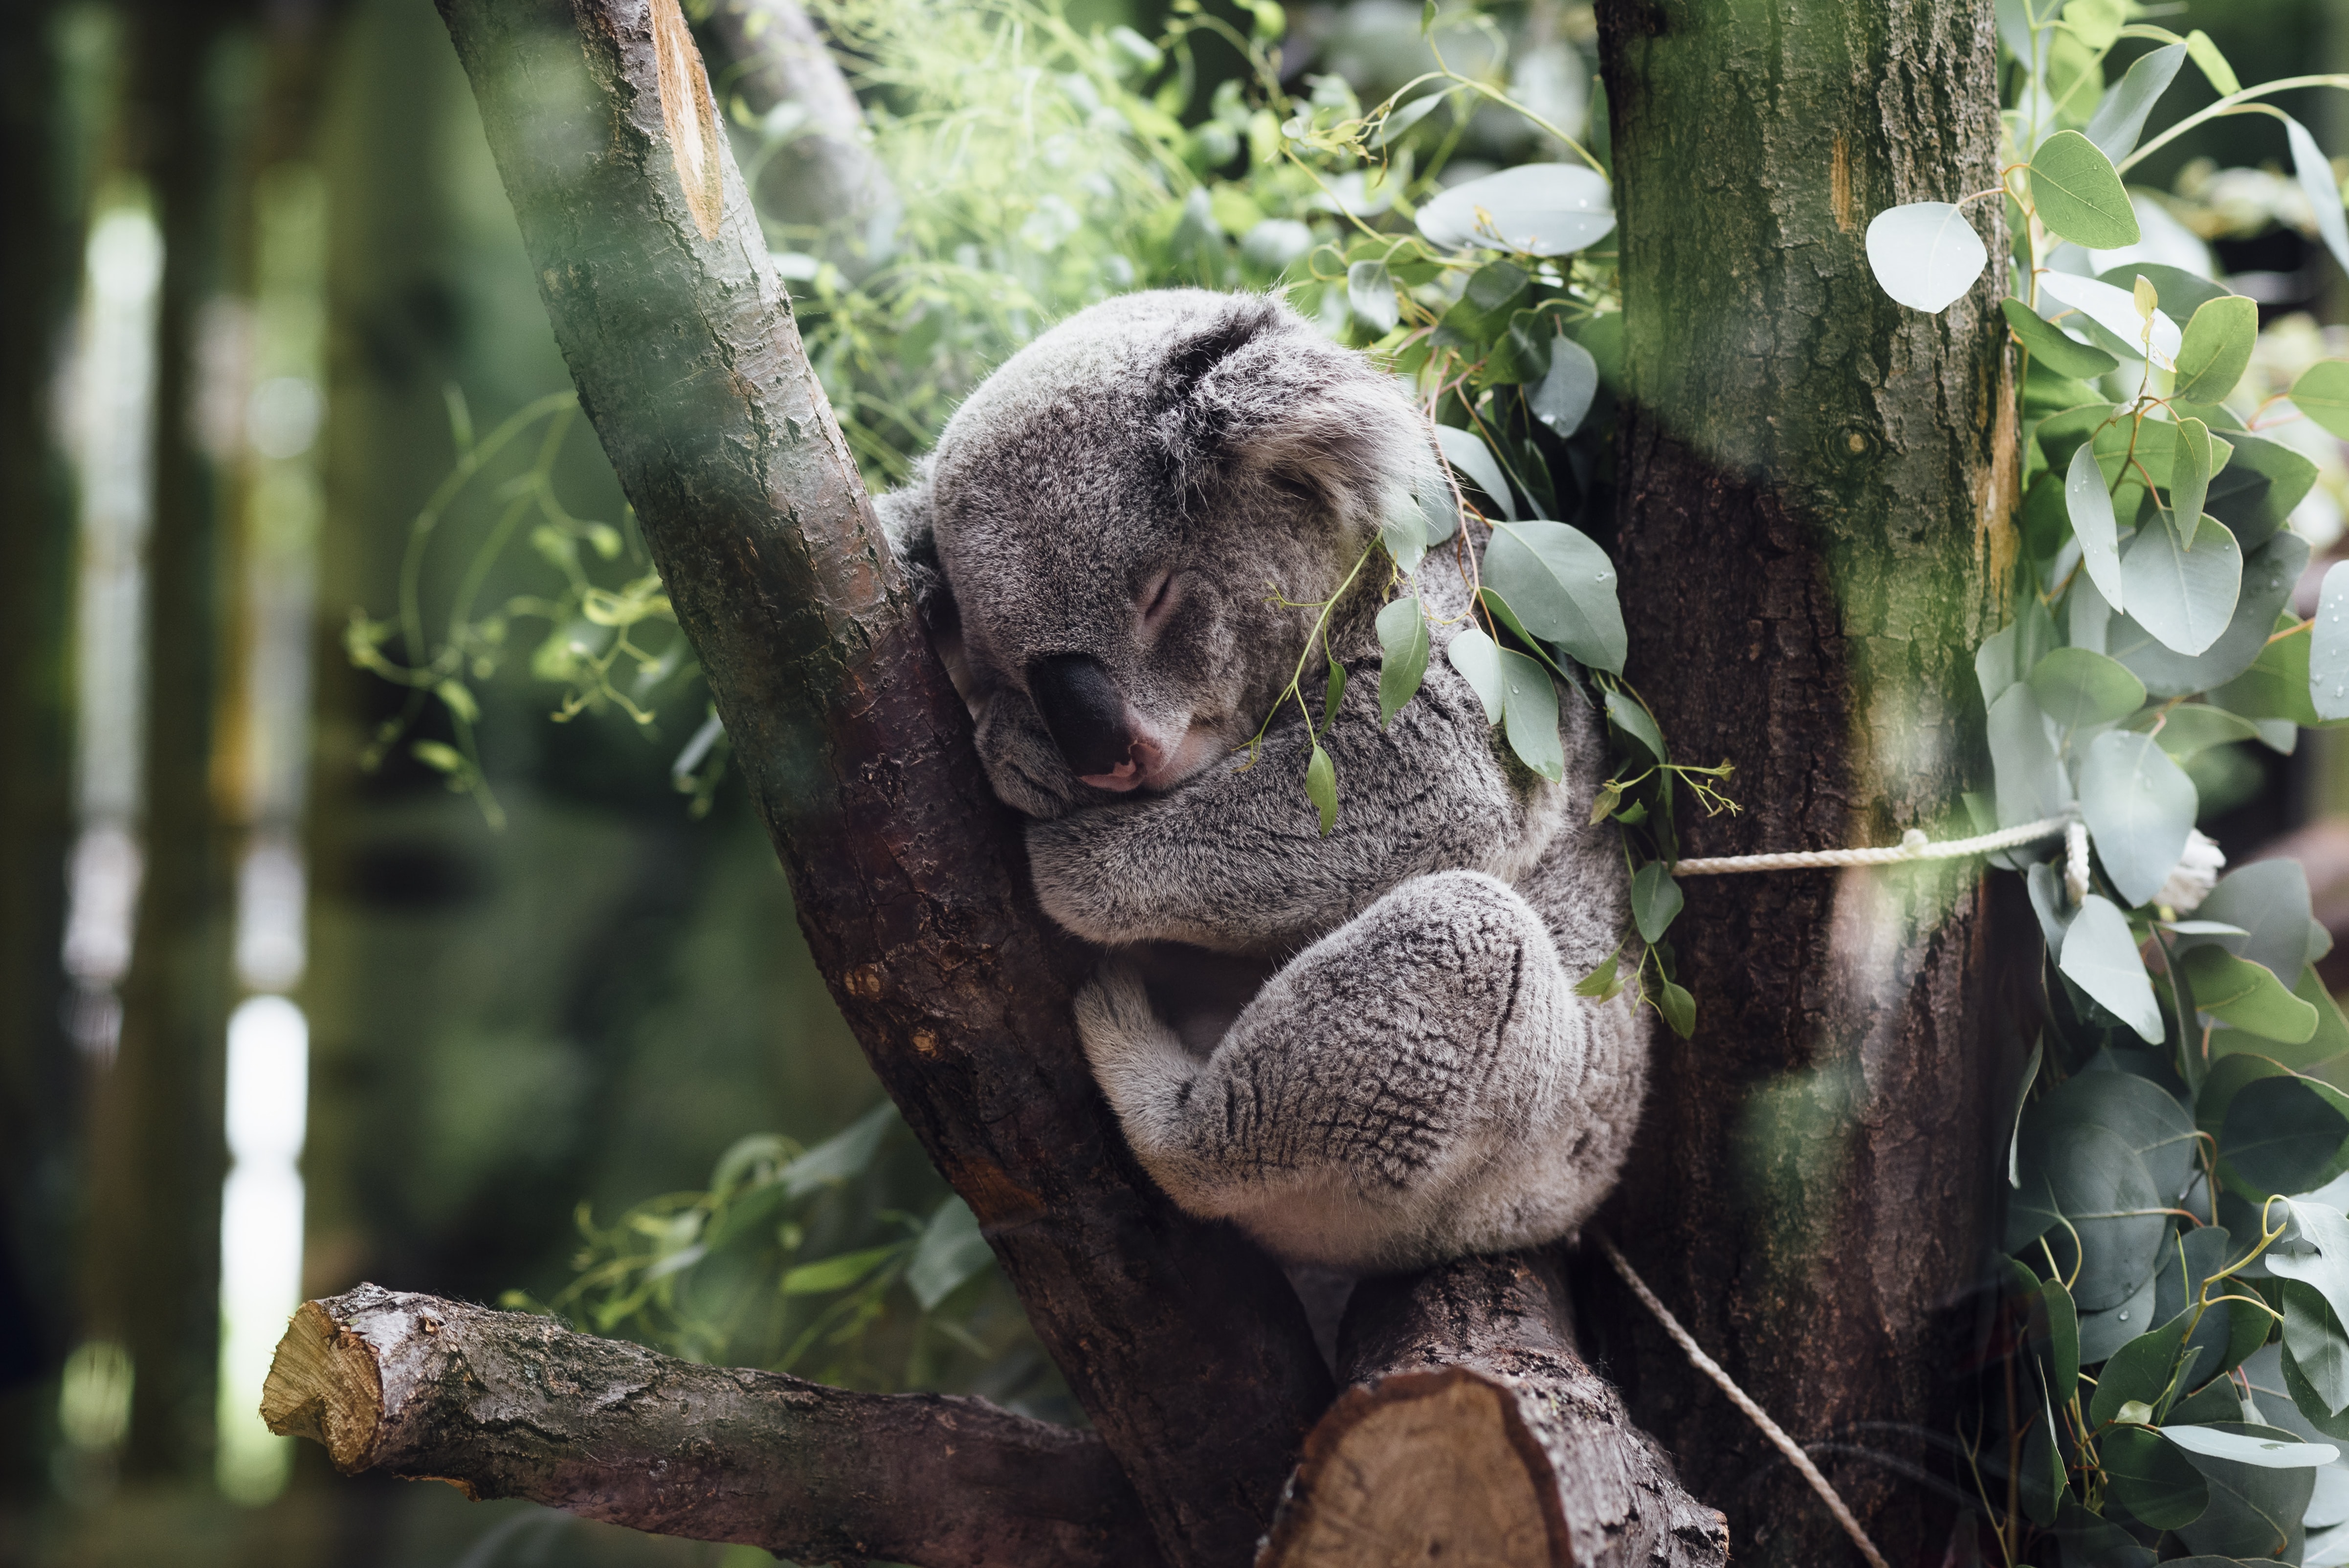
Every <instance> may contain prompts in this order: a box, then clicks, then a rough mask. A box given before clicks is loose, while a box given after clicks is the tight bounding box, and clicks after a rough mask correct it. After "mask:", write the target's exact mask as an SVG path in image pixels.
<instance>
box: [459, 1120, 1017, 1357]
mask: <svg viewBox="0 0 2349 1568" xmlns="http://www.w3.org/2000/svg"><path fill="white" fill-rule="evenodd" d="M902 1132H903V1124H902V1123H900V1122H899V1121H898V1119H897V1116H896V1112H895V1110H894V1109H892V1108H891V1107H889V1106H888V1105H886V1104H884V1105H882V1106H881V1107H879V1108H878V1109H874V1111H872V1112H870V1113H869V1114H867V1115H866V1116H864V1117H863V1118H862V1119H859V1120H858V1121H856V1122H855V1123H854V1124H853V1125H851V1126H850V1127H849V1128H848V1129H847V1130H844V1131H843V1132H841V1133H839V1134H837V1135H835V1136H834V1137H833V1138H831V1139H829V1140H826V1141H824V1142H823V1143H820V1144H818V1145H816V1146H815V1147H814V1148H813V1149H807V1150H802V1149H801V1148H799V1147H798V1146H797V1145H796V1144H794V1143H792V1141H791V1140H789V1139H786V1138H782V1137H780V1136H777V1135H773V1134H761V1135H757V1136H753V1137H750V1138H745V1139H743V1140H740V1141H739V1142H737V1143H736V1144H735V1145H734V1146H733V1147H732V1148H731V1149H730V1150H727V1151H726V1153H725V1154H724V1155H722V1156H721V1157H720V1158H719V1161H718V1164H717V1167H716V1169H715V1170H714V1171H712V1172H711V1174H710V1182H709V1190H708V1191H699V1192H677V1193H670V1194H668V1195H667V1196H664V1197H659V1198H655V1199H652V1200H650V1201H649V1202H643V1203H639V1204H637V1205H636V1206H635V1207H634V1208H631V1209H629V1210H628V1211H626V1212H625V1213H622V1214H620V1215H619V1216H617V1217H616V1219H614V1220H613V1221H611V1222H609V1223H607V1224H599V1223H597V1222H595V1218H594V1216H593V1215H592V1214H590V1213H589V1212H588V1211H587V1209H586V1208H585V1205H584V1204H583V1205H582V1206H581V1209H580V1212H579V1230H580V1234H581V1236H582V1238H583V1239H584V1243H585V1244H584V1245H583V1247H582V1249H581V1251H580V1253H579V1256H578V1259H577V1263H576V1267H577V1269H578V1271H579V1274H578V1277H577V1278H576V1279H575V1280H574V1281H573V1282H572V1284H570V1286H569V1287H568V1288H566V1289H565V1290H564V1292H563V1293H562V1294H561V1295H557V1296H556V1297H555V1298H554V1300H553V1301H551V1302H547V1303H543V1304H541V1303H536V1302H533V1301H531V1300H529V1299H528V1298H527V1297H524V1296H522V1295H519V1294H516V1293H509V1295H508V1298H507V1300H506V1303H505V1305H509V1306H514V1307H521V1308H523V1309H525V1310H532V1311H541V1312H550V1313H554V1314H556V1315H563V1316H565V1317H567V1318H570V1319H573V1320H574V1321H576V1322H578V1323H579V1324H581V1325H582V1326H585V1327H587V1328H590V1329H592V1330H593V1331H595V1333H598V1334H603V1335H614V1334H618V1335H624V1336H627V1337H629V1338H632V1339H636V1340H638V1341H640V1342H642V1343H644V1344H647V1345H650V1346H655V1347H657V1348H658V1349H661V1350H664V1351H667V1352H668V1353H669V1354H671V1355H674V1356H681V1357H687V1358H688V1359H690V1360H696V1361H705V1362H716V1363H721V1364H724V1365H728V1366H751V1367H768V1368H770V1369H771V1370H774V1371H779V1372H792V1373H796V1374H798V1375H800V1376H802V1377H813V1378H816V1379H819V1380H821V1381H824V1382H829V1383H835V1384H841V1385H844V1386H847V1387H861V1388H874V1389H884V1390H888V1389H896V1388H905V1387H940V1386H949V1387H973V1386H977V1385H979V1384H980V1383H982V1382H984V1384H985V1387H987V1388H988V1389H989V1390H990V1391H992V1392H994V1393H995V1394H996V1395H997V1396H998V1397H999V1398H1001V1397H1011V1396H1024V1397H1027V1398H1031V1399H1042V1400H1048V1401H1049V1400H1055V1399H1058V1398H1061V1395H1060V1394H1059V1392H1058V1384H1057V1381H1056V1379H1055V1378H1054V1377H1053V1375H1052V1374H1051V1372H1050V1367H1049V1363H1048V1362H1047V1360H1046V1358H1045V1357H1044V1356H1043V1354H1042V1351H1041V1350H1040V1347H1038V1346H1036V1344H1035V1343H1034V1341H1033V1339H1032V1338H1031V1337H1030V1335H1029V1333H1028V1330H1027V1326H1026V1319H1025V1318H1024V1317H1023V1316H1022V1315H1021V1313H1020V1311H1019V1305H1018V1303H1017V1301H1016V1299H1014V1298H1013V1296H1012V1295H1011V1292H1010V1288H1009V1285H1008V1284H1006V1283H1005V1282H1004V1280H1003V1278H1002V1276H1001V1274H999V1273H998V1272H997V1270H996V1268H995V1266H994V1256H993V1254H992V1253H990V1252H989V1250H988V1245H987V1242H986V1239H985V1238H984V1236H982V1235H981V1233H980V1232H979V1228H978V1222H977V1220H976V1219H975V1218H974V1217H973V1215H972V1213H971V1212H970V1209H969V1207H968V1205H966V1204H965V1203H964V1202H962V1200H961V1199H959V1198H957V1197H955V1196H953V1195H952V1194H951V1193H947V1192H946V1191H945V1187H944V1183H943V1182H941V1181H938V1180H937V1178H936V1176H935V1175H933V1174H931V1173H930V1172H929V1171H926V1170H925V1169H922V1168H921V1167H920V1166H919V1164H918V1161H891V1160H890V1159H889V1158H888V1153H889V1148H890V1145H891V1143H892V1141H893V1140H897V1139H899V1137H900V1135H901V1134H902ZM908 1201H910V1204H911V1206H909V1207H901V1206H900V1204H901V1203H907V1202H908Z"/></svg>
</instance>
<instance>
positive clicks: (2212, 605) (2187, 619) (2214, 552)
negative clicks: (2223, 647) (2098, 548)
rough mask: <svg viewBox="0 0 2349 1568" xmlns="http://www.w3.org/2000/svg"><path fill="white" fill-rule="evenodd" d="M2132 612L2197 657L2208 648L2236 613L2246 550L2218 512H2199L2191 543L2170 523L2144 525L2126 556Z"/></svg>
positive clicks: (2166, 642) (2124, 579) (2124, 577)
mask: <svg viewBox="0 0 2349 1568" xmlns="http://www.w3.org/2000/svg"><path fill="white" fill-rule="evenodd" d="M2121 583H2122V585H2123V589H2124V592H2125V593H2127V599H2128V614H2129V618H2130V619H2131V620H2133V621H2135V622H2136V623H2137V624H2138V625H2140V626H2143V627H2144V628H2145V629H2146V630H2147V631H2148V632H2150V633H2152V634H2153V635H2154V636H2155V637H2156V638H2157V639H2158V640H2159V641H2160V643H2161V644H2162V645H2163V646H2165V647H2167V648H2169V649H2171V650H2173V651H2174V652H2177V653H2180V654H2184V655H2186V656H2187V657H2189V658H2192V657H2194V656H2195V655H2199V654H2202V653H2205V652H2207V651H2208V650H2209V647H2210V645H2211V644H2213V643H2215V642H2217V641H2218V640H2219V638H2220V635H2221V634H2224V633H2225V632H2226V630H2227V627H2228V626H2229V624H2231V623H2232V621H2233V620H2234V615H2235V601H2236V600H2237V599H2238V598H2239V597H2240V595H2241V592H2242V585H2243V552H2242V547H2241V546H2240V545H2239V544H2237V543H2236V542H2235V536H2234V535H2233V534H2232V533H2230V532H2229V531H2228V530H2227V528H2226V526H2225V525H2224V524H2223V523H2221V522H2220V521H2219V520H2218V519H2217V518H2213V517H2198V518H2197V519H2196V521H2195V524H2194V531H2193V543H2192V546H2191V548H2187V547H2185V546H2181V545H2180V544H2179V543H2178V535H2177V533H2176V532H2174V531H2171V530H2169V529H2168V528H2152V527H2147V528H2141V529H2139V530H2137V537H2136V538H2135V539H2132V540H2131V541H2129V544H2128V550H2127V552H2126V553H2125V554H2123V556H2122V557H2121Z"/></svg>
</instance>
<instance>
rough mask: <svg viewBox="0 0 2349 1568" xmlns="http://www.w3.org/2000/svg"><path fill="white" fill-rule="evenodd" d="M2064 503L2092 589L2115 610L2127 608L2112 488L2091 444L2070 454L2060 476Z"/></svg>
mask: <svg viewBox="0 0 2349 1568" xmlns="http://www.w3.org/2000/svg"><path fill="white" fill-rule="evenodd" d="M2064 510H2065V511H2068V512H2069V513H2070V514H2071V518H2072V532H2073V533H2074V535H2075V536H2076V537H2077V538H2078V540H2079V541H2080V561H2081V564H2082V565H2084V566H2085V567H2086V568H2087V570H2088V576H2089V577H2090V578H2091V579H2092V580H2093V581H2094V582H2095V584H2096V592H2097V593H2102V594H2103V595H2104V596H2105V603H2107V604H2110V605H2111V606H2112V607H2113V608H2114V609H2116V610H2123V611H2125V610H2127V586H2126V584H2125V583H2124V580H2123V578H2122V576H2121V553H2120V530H2119V526H2118V523H2117V522H2116V520H2115V518H2114V516H2113V497H2112V491H2111V490H2108V489H2106V484H2105V470H2104V469H2102V468H2101V467H2100V466H2098V464H2097V462H2096V454H2095V448H2094V447H2093V446H2091V445H2086V444H2084V445H2082V447H2081V448H2080V449H2079V450H2078V451H2075V452H2074V453H2073V454H2072V464H2071V468H2070V470H2069V471H2068V472H2066V473H2065V475H2064Z"/></svg>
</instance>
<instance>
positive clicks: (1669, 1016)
mask: <svg viewBox="0 0 2349 1568" xmlns="http://www.w3.org/2000/svg"><path fill="white" fill-rule="evenodd" d="M1656 1011H1657V1012H1659V1013H1661V1014H1662V1015H1663V1016H1664V1022H1665V1023H1667V1024H1669V1025H1670V1026H1671V1031H1672V1033H1673V1034H1675V1035H1678V1036H1679V1037H1681V1038H1682V1039H1683V1040H1685V1039H1687V1038H1688V1037H1690V1036H1692V1035H1693V1034H1695V1033H1696V998H1695V997H1694V996H1692V995H1689V993H1688V989H1687V987H1685V986H1683V985H1676V984H1674V983H1673V982H1671V981H1670V980H1667V981H1665V982H1664V984H1663V987H1662V989H1661V990H1659V991H1658V992H1657V993H1656Z"/></svg>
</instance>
